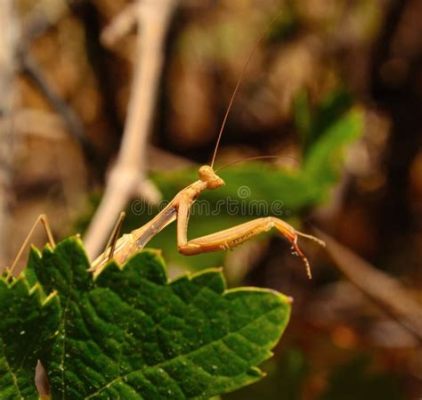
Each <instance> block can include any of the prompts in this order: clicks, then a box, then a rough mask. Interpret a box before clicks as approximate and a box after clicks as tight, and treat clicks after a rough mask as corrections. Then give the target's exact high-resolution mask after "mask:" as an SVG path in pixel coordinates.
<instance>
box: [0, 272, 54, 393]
mask: <svg viewBox="0 0 422 400" xmlns="http://www.w3.org/2000/svg"><path fill="white" fill-rule="evenodd" d="M30 281H31V280H30V279H28V278H27V277H25V276H24V275H21V276H20V277H19V278H17V279H13V280H11V279H8V278H7V277H6V276H2V277H1V278H0V399H2V400H9V399H10V400H12V399H38V395H37V392H36V389H35V385H34V372H35V366H36V364H37V360H38V359H43V358H44V356H45V355H46V354H48V352H49V351H50V349H51V346H52V344H53V340H54V338H55V337H56V336H57V325H58V322H59V320H60V306H59V300H58V297H57V296H56V294H55V293H53V294H52V295H51V296H49V297H45V295H44V293H43V290H42V289H41V287H40V286H39V284H31V283H30Z"/></svg>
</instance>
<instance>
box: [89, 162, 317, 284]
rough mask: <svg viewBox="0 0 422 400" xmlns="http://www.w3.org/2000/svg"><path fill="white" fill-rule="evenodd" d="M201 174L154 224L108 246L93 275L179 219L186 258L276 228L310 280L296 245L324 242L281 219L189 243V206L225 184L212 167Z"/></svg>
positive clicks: (251, 223)
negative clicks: (302, 239) (303, 239)
mask: <svg viewBox="0 0 422 400" xmlns="http://www.w3.org/2000/svg"><path fill="white" fill-rule="evenodd" d="M198 174H199V179H198V180H197V181H195V182H193V183H192V184H191V185H189V186H187V187H186V188H184V189H183V190H181V191H180V192H179V193H178V194H177V195H176V196H175V197H174V198H173V200H172V201H171V202H170V203H169V204H168V205H167V206H166V207H165V208H164V209H163V210H162V211H161V212H160V213H159V214H157V215H156V216H155V217H154V218H153V219H152V220H151V221H149V222H148V223H146V224H145V225H143V226H142V227H140V228H138V229H135V230H134V231H132V232H131V233H129V234H125V235H123V236H122V237H121V238H120V239H119V240H117V242H116V244H115V246H111V247H108V248H107V249H106V251H105V252H104V253H102V254H101V255H100V256H99V257H98V258H97V259H96V260H95V261H94V262H93V263H92V267H91V270H92V271H93V272H94V275H98V274H99V273H100V272H101V270H102V269H103V268H104V266H105V265H106V264H107V262H108V261H109V260H110V259H111V258H114V259H115V260H116V261H117V262H118V263H124V262H125V261H126V260H127V259H128V258H129V256H131V255H132V254H134V252H135V251H138V250H140V249H142V248H144V247H145V245H146V244H147V243H148V242H149V241H150V240H151V239H152V237H153V236H155V235H156V234H157V233H159V232H160V231H161V230H162V229H164V228H165V227H166V226H167V225H169V224H170V223H172V222H173V221H175V220H176V219H177V247H178V250H179V252H180V253H182V254H184V255H195V254H200V253H205V252H210V251H218V250H227V249H231V248H233V247H235V246H237V245H239V244H241V243H243V242H245V241H246V240H248V239H250V238H252V237H253V236H256V235H258V234H260V233H263V232H267V231H269V230H270V229H272V228H275V229H276V230H277V231H278V232H279V233H280V234H281V235H282V236H284V237H285V238H286V239H287V240H288V241H289V242H290V244H291V245H292V250H293V252H294V253H295V254H297V255H298V256H300V257H301V258H302V260H303V261H304V263H305V266H306V269H307V273H308V276H309V277H311V270H310V266H309V262H308V259H307V258H306V256H305V255H304V254H303V252H302V250H301V249H300V247H299V246H298V243H297V241H298V237H299V236H303V237H307V238H309V239H312V240H314V241H316V242H317V243H319V244H321V245H323V244H324V243H323V242H322V241H321V240H319V239H317V238H315V237H313V236H310V235H306V234H304V233H302V232H298V231H296V230H295V229H294V228H293V227H292V226H290V225H289V224H287V223H286V222H285V221H283V220H281V219H279V218H275V217H265V218H257V219H254V220H252V221H249V222H245V223H243V224H240V225H237V226H234V227H232V228H228V229H225V230H222V231H219V232H216V233H211V234H209V235H206V236H201V237H199V238H196V239H192V240H188V238H187V230H188V222H189V210H190V207H191V206H192V204H193V203H194V201H195V200H196V199H197V198H198V196H199V195H200V194H201V193H202V192H203V191H204V190H207V189H217V188H219V187H220V186H223V185H224V181H223V179H221V178H220V177H219V176H218V175H217V174H216V173H215V172H214V170H213V168H212V167H211V166H209V165H203V166H201V167H200V168H199V170H198Z"/></svg>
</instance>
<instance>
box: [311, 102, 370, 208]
mask: <svg viewBox="0 0 422 400" xmlns="http://www.w3.org/2000/svg"><path fill="white" fill-rule="evenodd" d="M362 128H363V114H362V112H361V111H360V110H358V109H352V110H351V111H349V112H348V113H346V114H345V115H344V116H343V117H342V118H341V119H339V120H338V121H337V122H336V123H335V124H333V125H332V126H330V128H329V129H328V130H327V132H326V133H325V134H324V135H323V136H322V137H320V138H319V139H318V140H317V141H316V142H315V143H314V145H313V146H312V149H311V150H310V151H309V154H308V156H307V157H306V159H305V163H304V166H303V174H304V176H305V177H306V178H307V180H308V182H309V187H312V188H313V189H314V191H315V200H316V201H317V200H318V199H319V200H321V196H325V195H326V193H327V190H328V189H329V188H330V187H331V186H332V185H333V184H334V183H335V182H336V181H337V179H338V175H339V171H340V166H341V164H342V159H343V152H344V147H345V146H346V145H347V144H349V143H351V142H352V141H353V140H355V139H357V137H359V135H360V133H361V132H362Z"/></svg>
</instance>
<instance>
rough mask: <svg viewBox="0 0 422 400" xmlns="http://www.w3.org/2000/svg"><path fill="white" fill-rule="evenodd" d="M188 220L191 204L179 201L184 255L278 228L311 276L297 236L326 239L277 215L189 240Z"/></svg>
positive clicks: (230, 245) (179, 236)
mask: <svg viewBox="0 0 422 400" xmlns="http://www.w3.org/2000/svg"><path fill="white" fill-rule="evenodd" d="M188 221H189V204H188V203H181V204H179V208H178V215H177V246H178V249H179V251H180V252H181V253H182V254H185V255H195V254H199V253H204V252H210V251H218V250H227V249H231V248H233V247H235V246H237V245H239V244H241V243H243V242H245V241H246V240H248V239H250V238H251V237H253V236H256V235H259V234H260V233H263V232H267V231H269V230H271V229H272V228H275V229H277V231H278V232H279V233H280V234H281V235H282V236H283V237H285V238H286V239H287V240H288V241H289V243H290V244H291V245H292V249H293V251H294V253H295V254H297V255H298V256H299V257H301V258H302V260H303V262H304V263H305V266H306V271H307V273H308V276H309V277H311V268H310V265H309V261H308V259H307V258H306V256H305V255H304V254H303V252H302V250H301V249H300V247H299V246H298V243H297V240H298V237H299V236H304V237H307V238H309V239H312V240H315V241H317V242H318V243H319V244H323V242H322V241H320V240H319V239H317V238H314V237H313V236H310V235H305V234H303V233H301V232H298V231H296V230H295V229H294V228H293V227H292V226H290V225H289V224H287V223H286V222H284V221H283V220H281V219H279V218H275V217H265V218H257V219H254V220H252V221H249V222H245V223H243V224H240V225H237V226H234V227H232V228H228V229H225V230H222V231H219V232H216V233H212V234H210V235H206V236H201V237H199V238H196V239H192V240H187V227H188Z"/></svg>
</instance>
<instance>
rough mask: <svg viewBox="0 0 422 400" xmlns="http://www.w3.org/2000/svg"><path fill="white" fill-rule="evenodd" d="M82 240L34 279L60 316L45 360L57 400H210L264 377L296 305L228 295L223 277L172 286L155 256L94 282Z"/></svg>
mask: <svg viewBox="0 0 422 400" xmlns="http://www.w3.org/2000/svg"><path fill="white" fill-rule="evenodd" d="M88 267H89V264H88V261H87V259H86V256H85V253H84V251H83V248H82V245H81V243H80V242H79V240H77V239H75V238H71V239H67V240H65V241H63V242H61V243H60V244H58V245H57V247H56V248H55V249H54V250H51V249H50V248H46V249H45V250H44V251H43V253H42V255H40V254H38V253H33V255H32V257H31V263H30V266H29V268H30V270H32V271H35V274H36V276H37V277H38V279H39V281H40V282H41V284H42V285H43V287H45V288H46V290H50V291H51V290H57V291H58V293H59V297H60V302H61V306H62V308H63V312H62V318H61V321H60V326H59V334H58V336H57V337H56V339H55V342H54V345H53V348H52V351H51V352H50V354H49V355H48V356H45V357H44V358H43V359H42V362H43V365H44V366H45V367H46V369H47V371H48V376H49V382H50V386H51V390H52V395H53V399H86V400H88V399H106V398H111V399H118V398H121V399H127V400H130V399H140V400H141V399H144V400H149V399H151V400H159V399H176V400H177V399H209V398H210V397H212V396H215V395H218V394H221V393H225V392H229V391H232V390H235V389H237V388H239V387H242V386H244V385H246V384H249V383H251V382H254V381H256V380H258V379H260V378H261V377H262V372H261V371H260V370H259V369H258V368H257V365H258V364H260V363H261V362H262V361H264V360H266V359H268V358H269V357H270V356H271V354H272V353H271V348H273V347H274V346H275V344H276V343H277V342H278V340H279V338H280V336H281V334H282V332H283V331H284V329H285V327H286V325H287V322H288V319H289V315H290V300H289V299H288V298H287V297H285V296H283V295H281V294H279V293H276V292H274V291H270V290H263V289H256V288H242V289H235V290H226V288H225V282H224V279H223V276H222V273H221V271H219V270H207V271H204V272H202V273H200V274H195V275H192V276H184V277H182V278H180V279H178V280H176V281H173V282H171V283H170V282H168V280H167V276H166V272H165V269H164V265H163V262H162V260H161V258H160V257H159V256H158V254H157V252H155V251H152V250H149V251H143V252H141V253H139V254H137V255H135V256H134V257H133V258H132V259H131V260H129V261H128V263H127V264H126V265H125V266H124V268H123V269H122V268H121V267H119V266H117V265H116V264H114V263H111V264H109V265H108V266H107V268H106V269H105V270H104V271H103V272H102V273H101V274H100V275H99V276H98V277H97V279H96V281H95V282H94V281H92V279H91V276H90V274H89V273H88V272H87V269H88Z"/></svg>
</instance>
